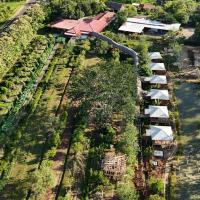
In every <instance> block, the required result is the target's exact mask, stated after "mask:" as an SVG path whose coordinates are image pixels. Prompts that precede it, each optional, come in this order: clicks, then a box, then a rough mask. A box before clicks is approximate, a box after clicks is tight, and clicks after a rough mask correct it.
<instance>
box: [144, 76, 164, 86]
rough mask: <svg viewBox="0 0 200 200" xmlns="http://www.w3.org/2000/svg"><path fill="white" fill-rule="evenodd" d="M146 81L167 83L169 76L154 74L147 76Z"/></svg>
mask: <svg viewBox="0 0 200 200" xmlns="http://www.w3.org/2000/svg"><path fill="white" fill-rule="evenodd" d="M144 81H145V82H150V83H151V84H164V85H166V84H167V77H166V76H163V75H153V76H150V77H146V78H145V79H144Z"/></svg>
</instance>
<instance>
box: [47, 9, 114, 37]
mask: <svg viewBox="0 0 200 200" xmlns="http://www.w3.org/2000/svg"><path fill="white" fill-rule="evenodd" d="M114 16H115V13H114V12H104V13H100V14H98V15H97V16H96V17H93V18H82V19H79V20H73V19H62V20H59V21H57V22H54V23H52V24H51V25H50V27H51V28H55V29H61V30H63V31H65V33H64V34H65V35H68V36H80V35H89V34H90V33H92V32H101V31H103V29H104V28H105V27H106V26H107V25H108V24H109V23H110V22H111V20H112V19H113V17H114Z"/></svg>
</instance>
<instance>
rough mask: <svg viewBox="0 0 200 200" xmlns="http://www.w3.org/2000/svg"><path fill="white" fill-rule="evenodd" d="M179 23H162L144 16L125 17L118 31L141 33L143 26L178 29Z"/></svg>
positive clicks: (165, 29)
mask: <svg viewBox="0 0 200 200" xmlns="http://www.w3.org/2000/svg"><path fill="white" fill-rule="evenodd" d="M180 25H181V24H178V23H176V24H164V23H161V22H159V21H155V20H149V19H145V18H127V22H125V23H124V24H123V25H122V26H121V27H120V28H119V30H120V31H126V32H132V33H142V31H143V29H144V28H150V29H154V30H164V31H177V30H179V28H180Z"/></svg>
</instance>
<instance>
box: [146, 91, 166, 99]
mask: <svg viewBox="0 0 200 200" xmlns="http://www.w3.org/2000/svg"><path fill="white" fill-rule="evenodd" d="M146 96H150V97H151V99H158V100H169V99H170V97H169V92H168V90H159V89H151V90H150V91H149V92H147V95H146Z"/></svg>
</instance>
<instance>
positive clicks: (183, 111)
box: [176, 83, 200, 200]
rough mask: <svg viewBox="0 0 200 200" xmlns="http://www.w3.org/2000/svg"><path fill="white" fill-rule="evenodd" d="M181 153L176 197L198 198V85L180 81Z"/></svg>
mask: <svg viewBox="0 0 200 200" xmlns="http://www.w3.org/2000/svg"><path fill="white" fill-rule="evenodd" d="M176 95H177V98H178V108H179V111H180V118H181V119H180V120H181V121H180V123H181V137H180V141H181V143H182V148H183V155H182V156H181V158H180V161H179V166H180V168H179V169H180V171H178V172H177V181H178V185H177V199H178V200H179V199H188V200H189V199H194V200H197V199H200V162H199V159H200V145H199V144H200V101H199V98H200V94H199V85H196V84H191V83H182V84H181V85H180V86H179V87H178V89H177V91H176Z"/></svg>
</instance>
